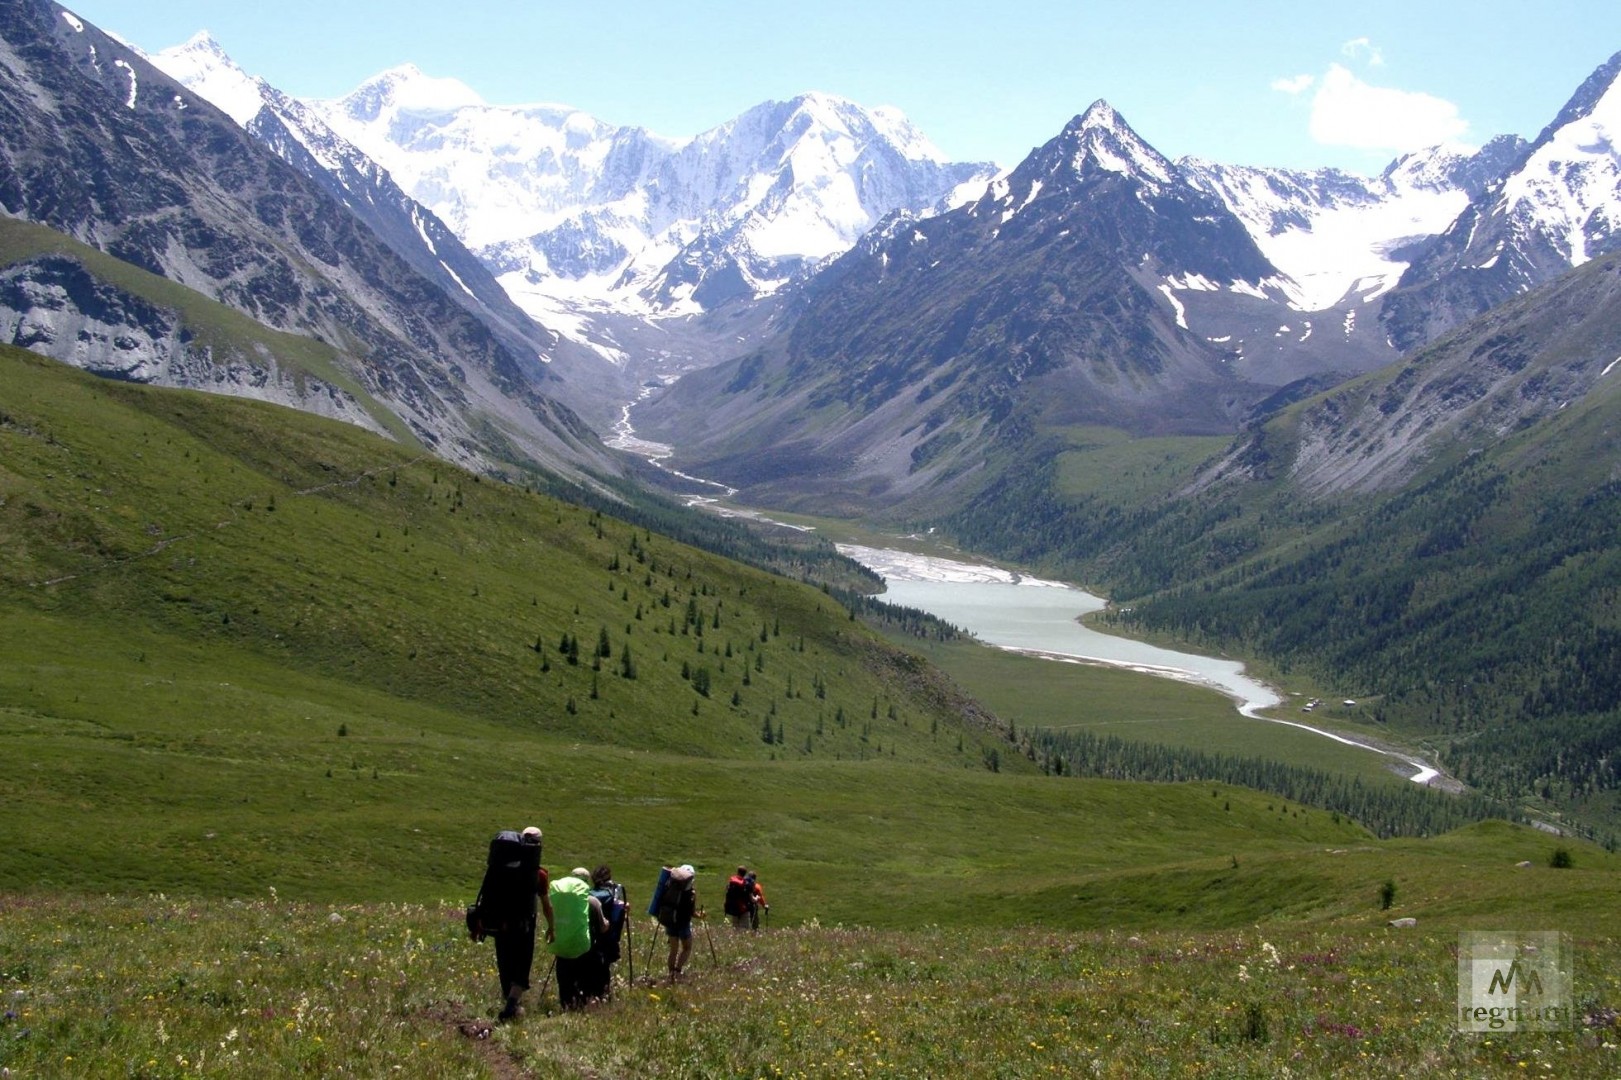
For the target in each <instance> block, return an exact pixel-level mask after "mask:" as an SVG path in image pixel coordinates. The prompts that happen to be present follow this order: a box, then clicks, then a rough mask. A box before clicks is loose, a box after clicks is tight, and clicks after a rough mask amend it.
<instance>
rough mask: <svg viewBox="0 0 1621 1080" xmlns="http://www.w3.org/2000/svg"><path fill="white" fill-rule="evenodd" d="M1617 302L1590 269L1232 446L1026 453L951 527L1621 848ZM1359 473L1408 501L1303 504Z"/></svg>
mask: <svg viewBox="0 0 1621 1080" xmlns="http://www.w3.org/2000/svg"><path fill="white" fill-rule="evenodd" d="M1614 280H1615V275H1614V266H1613V264H1606V265H1599V264H1594V265H1593V266H1591V267H1584V268H1583V269H1582V270H1580V271H1577V272H1575V273H1573V274H1571V275H1569V276H1568V277H1567V278H1565V279H1562V280H1561V281H1560V282H1558V283H1556V284H1555V285H1554V286H1551V287H1550V288H1548V289H1545V290H1542V291H1541V292H1539V293H1537V294H1534V295H1531V296H1528V297H1526V298H1524V299H1522V300H1521V301H1518V302H1516V303H1514V304H1509V305H1505V306H1504V308H1503V309H1502V310H1501V311H1499V312H1494V313H1493V314H1492V315H1491V316H1489V317H1488V318H1485V319H1482V320H1481V321H1480V322H1479V323H1477V324H1475V325H1473V326H1471V327H1469V328H1466V329H1465V330H1463V331H1460V332H1459V333H1457V334H1455V335H1453V336H1452V337H1450V338H1448V339H1445V340H1444V341H1442V342H1440V343H1438V344H1437V345H1436V346H1434V347H1433V348H1432V349H1430V350H1428V351H1426V352H1425V353H1422V354H1420V355H1418V356H1415V357H1413V358H1410V359H1409V360H1407V361H1404V362H1403V363H1401V364H1397V365H1393V366H1391V367H1390V368H1387V369H1384V370H1381V371H1379V372H1376V373H1373V374H1371V375H1369V376H1366V377H1364V378H1361V379H1358V380H1354V381H1352V382H1349V383H1347V384H1345V385H1343V386H1340V387H1337V388H1335V389H1334V390H1332V391H1329V392H1327V393H1324V394H1321V395H1318V396H1316V397H1313V398H1310V399H1308V400H1306V401H1302V402H1299V403H1298V404H1296V405H1294V406H1292V407H1290V408H1287V409H1285V410H1284V411H1282V412H1281V413H1279V414H1278V415H1276V416H1274V417H1272V418H1270V419H1268V420H1267V421H1266V422H1265V423H1264V424H1258V425H1256V426H1255V427H1254V428H1253V429H1252V430H1250V431H1247V432H1245V433H1244V434H1243V435H1242V436H1241V437H1240V438H1239V439H1238V440H1236V441H1234V442H1233V443H1231V444H1221V445H1217V444H1213V443H1212V442H1211V441H1210V440H1127V439H1125V438H1124V437H1123V436H1120V435H1119V434H1118V433H1115V434H1111V433H1109V432H1100V431H1097V430H1093V429H1063V430H1055V431H1051V432H1046V433H1044V434H1041V435H1032V436H1031V438H1030V439H1029V440H1028V441H1027V443H1026V445H1025V447H1024V448H1023V450H1022V451H1021V453H1023V454H1024V455H1025V457H1026V460H1025V466H1026V467H1024V468H1022V469H1016V470H1014V471H1013V472H1012V473H1011V474H1010V479H1009V482H1007V483H1006V484H1003V485H999V486H998V487H996V488H995V489H992V490H989V491H988V492H987V494H986V495H984V496H983V497H981V498H980V499H978V500H977V501H976V502H975V503H973V504H972V505H969V506H967V507H965V508H962V509H961V510H960V512H958V513H957V514H956V515H955V516H953V517H952V518H951V519H950V522H949V526H950V528H951V531H952V533H953V534H954V536H955V537H956V538H957V539H958V540H959V541H960V542H962V543H964V544H965V545H968V546H970V547H975V548H978V549H981V550H989V551H994V552H996V553H998V554H1000V555H1002V556H1004V557H1007V558H1010V559H1013V560H1015V561H1018V562H1020V563H1023V564H1025V565H1031V566H1036V567H1040V568H1042V569H1045V570H1047V571H1048V572H1053V573H1061V574H1065V575H1067V576H1069V577H1071V578H1072V579H1075V580H1081V581H1087V582H1091V583H1093V584H1094V587H1095V588H1097V589H1101V590H1107V592H1108V595H1109V596H1110V597H1111V599H1112V600H1114V601H1115V603H1116V608H1115V609H1114V610H1113V611H1112V612H1111V613H1109V614H1107V615H1106V616H1104V620H1105V621H1108V622H1112V623H1113V624H1114V625H1115V626H1117V627H1119V628H1121V629H1122V630H1123V631H1125V632H1128V633H1134V634H1139V635H1144V636H1149V637H1155V638H1161V639H1165V640H1170V641H1176V642H1181V643H1184V644H1188V645H1191V646H1192V647H1193V648H1194V649H1195V650H1196V651H1206V652H1210V651H1220V652H1226V653H1230V654H1232V655H1237V656H1244V657H1249V658H1252V659H1254V660H1256V661H1258V664H1259V670H1260V671H1261V672H1262V673H1263V675H1266V676H1268V677H1270V678H1272V679H1273V680H1274V681H1278V682H1288V683H1292V684H1306V685H1310V686H1312V687H1314V688H1315V689H1316V691H1317V692H1318V693H1320V694H1321V695H1322V696H1323V697H1326V698H1331V699H1335V700H1338V699H1342V698H1349V699H1354V700H1356V701H1357V702H1359V703H1361V711H1362V712H1363V713H1364V714H1365V715H1366V716H1367V717H1368V719H1369V720H1370V721H1371V730H1373V731H1375V732H1382V733H1385V735H1386V736H1387V737H1388V738H1390V739H1391V740H1393V741H1396V742H1399V743H1406V744H1408V745H1412V746H1415V747H1422V748H1423V749H1424V751H1425V752H1426V753H1427V754H1433V755H1434V758H1435V760H1436V761H1437V763H1438V764H1440V765H1441V766H1442V767H1443V768H1445V769H1446V770H1447V771H1448V772H1449V773H1451V774H1452V775H1455V776H1457V777H1459V778H1460V779H1462V780H1463V781H1465V782H1466V783H1468V784H1470V785H1471V786H1473V787H1475V788H1476V789H1478V790H1479V791H1481V792H1483V793H1485V794H1486V795H1488V796H1490V797H1492V798H1494V799H1497V800H1500V801H1502V802H1504V803H1506V804H1511V805H1515V806H1519V807H1523V808H1524V809H1526V810H1527V811H1530V812H1532V813H1534V814H1537V815H1541V816H1552V817H1555V818H1562V819H1564V820H1566V821H1568V822H1569V823H1570V824H1571V825H1573V826H1575V827H1579V828H1583V829H1585V830H1589V831H1590V833H1591V834H1592V835H1595V836H1599V837H1601V838H1604V839H1605V840H1606V841H1607V842H1609V843H1611V844H1612V845H1613V843H1614V838H1615V836H1616V826H1617V824H1618V823H1621V771H1618V770H1621V765H1618V762H1621V755H1617V753H1616V752H1615V751H1616V749H1617V748H1618V747H1621V711H1618V710H1621V663H1617V657H1618V656H1621V622H1618V620H1617V614H1616V613H1617V604H1616V601H1617V596H1618V590H1621V546H1618V545H1617V533H1616V522H1617V521H1621V485H1618V481H1617V479H1616V473H1615V462H1616V449H1617V442H1616V436H1615V430H1616V428H1615V417H1616V410H1617V407H1618V403H1621V396H1618V391H1617V385H1618V384H1617V383H1616V381H1615V378H1614V376H1609V377H1606V376H1605V375H1604V374H1601V369H1602V371H1603V372H1605V373H1607V372H1608V371H1609V369H1610V368H1611V367H1613V364H1611V363H1610V361H1612V360H1613V359H1614V357H1615V356H1616V354H1617V352H1618V351H1621V302H1618V301H1617V299H1616V297H1615V295H1613V294H1614V292H1615V290H1614V287H1613V282H1614ZM1431 425H1441V426H1440V427H1439V428H1438V430H1439V432H1440V434H1437V435H1434V436H1432V437H1429V438H1428V441H1419V439H1418V435H1416V434H1415V432H1418V433H1423V432H1425V431H1426V430H1427V429H1428V428H1429V427H1430V426H1431ZM1403 440H1413V442H1412V443H1411V444H1408V443H1404V442H1403ZM1404 447H1405V450H1404V449H1403V448H1404ZM1393 448H1394V449H1393ZM1404 452H1405V453H1407V454H1408V455H1409V456H1408V459H1407V461H1405V462H1403V461H1402V458H1401V455H1402V454H1403V453H1404ZM1370 460H1371V461H1378V462H1380V463H1381V468H1389V469H1390V470H1391V472H1390V475H1393V476H1398V477H1400V478H1401V482H1400V483H1391V484H1387V485H1385V486H1383V487H1377V488H1358V487H1357V486H1356V485H1354V484H1350V483H1349V482H1347V483H1346V484H1345V486H1342V487H1339V488H1329V489H1324V490H1317V489H1314V488H1313V487H1311V486H1310V485H1308V484H1307V483H1306V482H1305V481H1303V480H1302V479H1301V471H1302V470H1309V474H1310V476H1311V477H1313V478H1314V482H1316V483H1318V484H1322V483H1323V482H1324V480H1325V478H1327V479H1330V480H1331V479H1333V478H1334V477H1335V475H1336V470H1343V471H1344V472H1345V473H1346V474H1348V475H1356V470H1357V469H1359V468H1362V467H1363V464H1362V463H1364V462H1366V461H1370ZM1218 462H1220V465H1219V467H1218V464H1217V463H1218ZM1303 463H1304V464H1303ZM1398 465H1399V466H1400V467H1405V468H1407V469H1409V470H1410V474H1409V473H1401V472H1399V471H1398Z"/></svg>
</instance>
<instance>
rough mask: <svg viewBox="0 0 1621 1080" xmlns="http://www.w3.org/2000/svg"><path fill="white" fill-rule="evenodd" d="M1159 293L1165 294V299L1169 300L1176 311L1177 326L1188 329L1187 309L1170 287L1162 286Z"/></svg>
mask: <svg viewBox="0 0 1621 1080" xmlns="http://www.w3.org/2000/svg"><path fill="white" fill-rule="evenodd" d="M1159 291H1160V292H1162V293H1164V294H1165V299H1167V300H1169V301H1170V302H1171V307H1173V308H1175V309H1176V325H1178V326H1180V327H1181V328H1182V329H1184V330H1186V329H1187V328H1188V311H1187V308H1185V307H1183V306H1182V301H1180V300H1178V299H1177V298H1176V294H1175V293H1173V292H1172V291H1171V286H1170V285H1168V284H1166V285H1161V286H1160V287H1159Z"/></svg>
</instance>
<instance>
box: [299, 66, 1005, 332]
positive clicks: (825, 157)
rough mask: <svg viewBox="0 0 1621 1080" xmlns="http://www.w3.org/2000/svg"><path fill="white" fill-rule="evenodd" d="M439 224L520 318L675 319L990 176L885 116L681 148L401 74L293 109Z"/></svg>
mask: <svg viewBox="0 0 1621 1080" xmlns="http://www.w3.org/2000/svg"><path fill="white" fill-rule="evenodd" d="M307 104H308V105H309V106H310V107H311V108H312V109H313V110H314V111H315V112H316V113H318V114H319V115H320V116H321V117H322V118H323V119H324V120H325V121H326V123H327V124H329V125H330V126H331V127H332V128H333V129H334V130H336V131H337V132H339V133H341V134H342V135H343V136H344V137H345V138H347V139H348V140H349V141H351V142H353V143H354V144H355V145H357V146H359V147H361V148H362V149H363V150H364V151H365V152H366V153H367V154H368V155H370V156H371V157H372V158H373V159H374V160H376V161H378V162H380V163H381V164H382V165H383V166H384V167H386V168H387V169H388V170H389V171H390V172H391V173H392V174H393V175H394V176H395V178H396V179H398V180H399V182H400V183H401V185H402V186H403V187H404V188H405V190H406V191H408V192H410V193H411V194H412V195H413V196H414V197H415V198H417V199H418V200H419V201H421V202H422V203H423V204H424V205H425V206H427V207H429V208H430V209H431V210H433V211H434V212H435V213H436V214H437V215H438V216H440V217H441V218H443V219H444V220H445V221H446V222H447V223H448V224H449V225H450V227H451V228H452V229H453V230H455V232H456V233H457V234H458V235H459V236H461V237H462V238H463V239H464V240H465V241H466V242H467V243H468V245H469V246H471V247H472V248H473V249H474V250H475V251H477V252H478V253H479V255H480V256H481V257H482V258H484V259H485V261H486V262H487V263H489V264H490V265H491V266H493V267H494V268H495V269H496V271H497V273H498V274H500V276H501V278H502V282H503V284H504V285H505V286H506V287H507V289H508V291H509V292H511V293H512V294H513V295H514V296H515V297H517V298H518V300H519V302H520V303H522V304H523V305H524V306H525V307H526V309H527V310H529V311H531V312H532V313H534V314H536V315H537V317H540V318H542V319H543V320H544V318H545V315H546V313H547V312H548V311H551V310H553V309H554V308H556V307H558V306H562V307H564V308H567V307H568V304H567V303H566V302H567V301H571V300H596V301H599V302H600V301H609V302H611V303H612V305H614V306H617V307H620V308H626V309H630V310H636V311H643V312H648V311H651V312H664V311H679V312H686V313H692V312H696V311H699V310H703V309H709V308H714V307H716V306H719V305H723V304H725V303H726V302H728V301H731V300H737V299H741V298H753V297H758V296H761V295H766V294H769V293H771V292H773V291H775V290H776V289H778V288H780V287H781V286H782V285H783V284H784V283H785V282H787V281H789V280H792V279H795V278H798V277H801V276H803V275H804V274H805V273H806V272H807V271H808V270H809V269H810V268H811V267H813V266H814V265H815V264H816V263H818V262H819V261H820V260H823V259H825V258H827V257H829V256H831V255H836V254H838V253H840V252H842V251H844V250H845V249H847V248H848V247H849V246H850V245H851V244H852V243H854V242H855V240H856V238H857V237H858V236H860V235H861V234H862V233H863V232H865V231H866V230H867V229H868V228H869V227H870V226H871V225H872V224H873V223H874V222H876V221H877V220H878V219H879V218H881V217H882V216H883V215H885V214H887V213H889V212H890V211H892V210H895V209H906V210H910V211H924V210H927V209H930V208H932V207H934V206H936V205H937V204H939V203H941V201H942V200H944V199H949V198H950V197H951V196H952V193H953V192H954V191H955V190H956V189H957V188H959V187H960V186H962V185H965V184H972V183H974V182H976V181H977V182H979V183H983V182H984V181H985V180H987V179H988V178H989V176H990V175H991V173H992V172H993V171H994V169H993V168H992V167H990V166H988V165H958V164H951V163H948V162H946V161H945V160H944V158H943V157H942V156H941V154H940V153H939V151H938V150H936V149H935V148H934V147H933V146H932V145H930V144H929V143H928V141H927V140H925V139H924V138H923V137H922V135H921V134H919V133H918V132H917V131H916V129H914V128H913V127H912V126H911V124H910V123H908V122H907V121H906V119H905V118H904V117H902V116H901V115H900V114H898V113H896V112H894V111H893V110H888V109H875V110H867V109H863V108H861V107H860V106H857V105H855V104H854V103H852V102H849V101H845V100H843V99H840V98H836V97H832V96H829V95H826V94H805V95H802V96H800V97H798V98H795V99H793V100H791V101H786V102H767V103H765V104H762V105H760V106H757V107H755V108H754V109H751V110H749V111H748V112H746V113H744V114H743V115H742V116H739V117H738V118H736V119H735V120H732V121H730V122H728V123H726V124H723V125H721V126H719V127H717V128H714V129H711V130H710V131H706V132H704V133H702V134H700V135H698V136H696V137H694V138H692V139H686V140H673V139H666V138H661V137H659V136H655V135H653V134H651V133H649V132H647V131H645V130H643V129H640V128H628V127H613V126H611V125H609V124H606V123H603V122H602V121H599V120H596V119H595V118H593V117H590V116H587V115H585V114H584V113H581V112H578V111H576V110H572V109H568V108H566V107H563V106H555V105H533V106H523V107H504V106H491V105H486V104H484V103H483V102H482V101H480V100H479V99H478V98H477V96H476V95H475V94H473V93H472V91H470V90H468V89H467V88H466V87H465V86H463V85H462V84H460V83H458V82H456V81H455V80H449V79H431V78H429V77H427V76H425V75H423V74H422V72H421V71H420V70H418V69H417V68H415V67H414V66H410V65H407V66H404V67H401V68H396V69H394V70H392V71H389V72H385V73H383V74H382V75H379V76H378V77H376V78H375V79H373V80H371V81H370V82H368V83H366V84H365V85H364V86H362V87H360V88H359V89H357V90H355V91H354V92H353V93H352V94H350V95H348V96H347V97H345V98H343V99H341V100H337V101H313V102H308V103H307Z"/></svg>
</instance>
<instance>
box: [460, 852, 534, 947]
mask: <svg viewBox="0 0 1621 1080" xmlns="http://www.w3.org/2000/svg"><path fill="white" fill-rule="evenodd" d="M539 878H540V845H539V844H527V843H524V839H523V836H522V835H521V834H519V833H517V832H513V831H512V830H510V829H503V830H502V831H501V832H498V833H496V834H495V838H494V839H493V840H491V841H490V853H489V856H488V858H487V859H486V860H485V864H484V882H483V884H481V885H480V886H479V890H478V900H477V901H476V902H475V903H474V906H475V907H477V908H478V911H479V917H480V918H481V920H482V921H483V924H484V928H485V929H486V930H503V929H516V928H517V927H519V926H520V925H522V924H524V923H526V922H528V921H530V920H532V919H534V917H535V897H536V895H537V893H536V888H537V884H538V882H539Z"/></svg>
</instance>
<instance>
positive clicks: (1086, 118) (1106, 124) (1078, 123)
mask: <svg viewBox="0 0 1621 1080" xmlns="http://www.w3.org/2000/svg"><path fill="white" fill-rule="evenodd" d="M1123 126H1124V122H1123V121H1122V120H1121V119H1120V114H1119V113H1117V112H1115V111H1114V106H1113V105H1110V104H1109V103H1108V102H1107V101H1105V100H1104V99H1102V98H1098V99H1097V100H1096V101H1094V102H1092V104H1090V105H1088V106H1087V107H1086V112H1084V113H1082V114H1081V115H1080V116H1077V117H1076V118H1075V119H1074V120H1073V121H1071V122H1070V127H1072V128H1078V129H1080V130H1083V131H1084V130H1085V129H1087V128H1096V127H1103V128H1109V129H1110V130H1114V129H1116V128H1120V127H1123Z"/></svg>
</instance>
